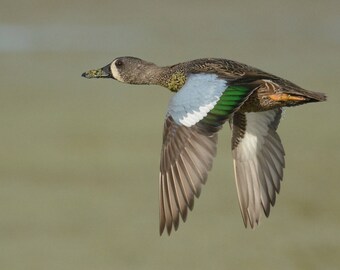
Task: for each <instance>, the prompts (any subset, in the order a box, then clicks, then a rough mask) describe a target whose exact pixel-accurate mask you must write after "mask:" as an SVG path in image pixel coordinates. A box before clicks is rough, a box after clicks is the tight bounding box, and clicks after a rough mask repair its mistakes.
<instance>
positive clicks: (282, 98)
mask: <svg viewBox="0 0 340 270" xmlns="http://www.w3.org/2000/svg"><path fill="white" fill-rule="evenodd" d="M269 98H270V99H272V100H274V101H303V100H306V99H305V98H304V97H301V96H291V95H287V94H273V95H269Z"/></svg>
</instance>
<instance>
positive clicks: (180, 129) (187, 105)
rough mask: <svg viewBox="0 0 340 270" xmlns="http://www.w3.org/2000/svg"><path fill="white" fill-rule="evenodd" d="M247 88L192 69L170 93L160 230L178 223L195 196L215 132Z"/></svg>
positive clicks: (209, 163) (212, 151)
mask: <svg viewBox="0 0 340 270" xmlns="http://www.w3.org/2000/svg"><path fill="white" fill-rule="evenodd" d="M250 93H251V90H250V89H248V88H246V87H235V86H228V85H227V82H226V80H225V79H221V78H219V77H218V76H217V75H215V74H192V75H190V76H189V77H188V78H187V82H186V83H185V85H184V86H183V87H182V89H181V90H180V91H179V92H178V93H177V94H176V95H174V96H173V97H172V99H171V101H170V104H169V109H168V113H167V118H166V121H165V125H164V135H163V148H162V152H161V165H160V177H159V198H160V233H161V234H162V232H163V230H164V229H165V227H166V228H167V231H168V234H170V232H171V230H172V226H174V228H175V230H176V229H177V228H178V225H179V219H180V216H181V217H182V219H183V221H185V219H186V217H187V211H188V210H187V209H188V208H189V209H190V210H192V208H193V204H194V197H195V196H196V197H198V196H199V194H200V191H201V187H202V185H203V184H204V183H205V182H206V180H207V173H208V171H209V170H210V169H211V167H212V162H213V158H214V156H215V155H216V143H217V131H218V130H219V129H220V128H221V126H222V124H223V123H224V122H225V121H226V120H227V119H228V117H229V116H230V115H231V114H232V113H233V112H234V111H235V110H236V109H237V108H239V106H240V105H241V104H243V102H244V101H245V100H246V98H247V97H248V96H249V94H250Z"/></svg>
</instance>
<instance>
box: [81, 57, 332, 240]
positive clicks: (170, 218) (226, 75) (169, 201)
mask: <svg viewBox="0 0 340 270" xmlns="http://www.w3.org/2000/svg"><path fill="white" fill-rule="evenodd" d="M82 76H83V77H85V78H111V79H115V80H117V81H120V82H124V83H128V84H138V85H141V84H149V85H150V84H152V85H160V86H163V87H165V88H167V89H169V90H170V91H172V92H174V93H175V94H174V95H173V96H172V97H171V99H170V102H169V106H168V111H167V113H166V116H165V123H164V132H163V146H162V150H161V161H160V174H159V209H160V211H159V214H160V234H162V233H163V231H164V229H165V228H166V230H167V232H168V234H169V235H170V233H171V231H172V228H174V230H177V228H178V226H179V222H180V218H182V220H183V221H185V220H186V218H187V214H188V209H190V210H192V209H193V206H194V198H195V197H197V198H198V197H199V195H200V193H201V188H202V185H203V184H205V183H206V181H207V176H208V171H209V170H211V168H212V163H213V159H214V157H215V155H216V149H217V135H218V131H219V130H220V129H221V128H222V126H223V124H224V123H225V122H226V121H229V125H230V128H231V132H232V141H231V149H232V156H233V164H234V173H235V182H236V187H237V194H238V201H239V205H240V209H241V214H242V218H243V222H244V225H245V227H248V226H250V227H251V228H254V227H255V226H256V225H258V224H259V221H260V217H261V215H262V212H263V213H264V214H265V216H267V217H268V216H269V213H270V207H271V206H274V204H275V200H276V193H279V191H280V185H281V183H280V182H281V181H282V178H283V168H284V167H285V158H284V156H285V152H284V149H283V146H282V143H281V140H280V137H279V135H278V133H277V131H276V130H277V127H278V125H279V122H280V118H281V114H282V108H283V107H291V106H297V105H302V104H305V103H310V102H319V101H325V100H326V96H325V94H323V93H318V92H312V91H308V90H305V89H303V88H301V87H299V86H297V85H296V84H294V83H292V82H290V81H288V80H285V79H282V78H280V77H277V76H275V75H272V74H270V73H267V72H264V71H262V70H260V69H257V68H254V67H251V66H248V65H246V64H242V63H239V62H236V61H232V60H227V59H219V58H204V59H197V60H193V61H188V62H183V63H179V64H176V65H172V66H165V67H159V66H157V65H155V64H153V63H150V62H147V61H144V60H142V59H139V58H135V57H129V56H124V57H118V58H116V59H114V60H113V61H112V62H111V63H110V64H108V65H107V66H105V67H103V68H100V69H95V70H90V71H87V72H84V73H83V74H82Z"/></svg>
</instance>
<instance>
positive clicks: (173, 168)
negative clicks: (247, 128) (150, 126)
mask: <svg viewBox="0 0 340 270" xmlns="http://www.w3.org/2000/svg"><path fill="white" fill-rule="evenodd" d="M216 143H217V134H216V133H215V134H212V135H207V134H204V133H202V132H200V131H199V129H198V128H197V127H195V126H194V127H186V126H183V125H179V124H176V123H175V122H174V120H173V118H172V117H171V116H168V117H167V119H166V120H165V125H164V135H163V147H162V153H161V164H160V176H159V199H160V233H161V234H162V232H163V230H164V228H165V226H166V228H167V231H168V234H170V232H171V229H172V225H174V228H175V230H177V228H178V225H179V216H181V217H182V219H183V221H185V220H186V217H187V209H188V208H189V209H190V210H192V209H193V206H194V196H196V197H197V198H198V197H199V195H200V192H201V187H202V185H203V184H205V182H206V180H207V176H208V171H209V170H210V169H211V167H212V162H213V158H214V157H215V155H216Z"/></svg>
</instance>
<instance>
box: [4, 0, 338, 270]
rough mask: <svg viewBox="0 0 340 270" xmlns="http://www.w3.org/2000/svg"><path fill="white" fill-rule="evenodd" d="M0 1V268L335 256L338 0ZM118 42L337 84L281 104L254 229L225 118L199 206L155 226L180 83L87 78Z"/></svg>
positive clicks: (122, 48)
mask: <svg viewBox="0 0 340 270" xmlns="http://www.w3.org/2000/svg"><path fill="white" fill-rule="evenodd" d="M0 4H1V8H0V67H1V70H0V112H1V113H0V123H1V124H0V128H1V131H0V149H1V151H0V269H6V270H7V269H34V270H40V269H44V270H46V269H48V270H54V269H56V270H57V269H62V270H76V269H81V270H87V269H103V270H106V269H139V270H141V269H148V270H150V269H163V270H167V269H205V270H206V269H285V270H286V269H308V270H311V269H339V265H340V257H339V254H340V196H339V190H340V142H339V132H340V124H339V119H338V116H339V103H340V90H339V85H340V79H339V71H340V65H339V63H340V53H339V52H340V31H339V27H340V16H339V11H340V2H339V1H291V0H287V1H263V0H262V1H201V0H196V1H177V0H173V1H156V0H154V1H151V0H145V1H126V0H124V1H113V0H111V1H93V0H91V1H89V0H82V1H70V0H68V1H43V0H32V1H24V0H17V1H6V0H5V1H4V0H1V1H0ZM122 55H132V56H137V57H141V58H144V59H147V60H149V61H152V62H155V63H157V64H160V65H170V64H175V63H178V62H181V61H186V60H191V59H195V58H201V57H222V58H229V59H234V60H238V61H240V62H244V63H247V64H250V65H253V66H256V67H258V68H261V69H263V70H266V71H269V72H271V73H274V74H276V75H278V76H282V77H284V78H287V79H289V80H291V81H293V82H295V83H296V84H298V85H300V86H302V87H304V88H306V89H310V90H314V91H321V92H326V93H327V95H328V101H327V102H324V103H319V104H309V105H305V106H301V107H297V108H290V109H288V110H287V111H286V114H285V117H284V119H283V121H282V122H281V125H280V127H279V133H280V135H281V138H282V141H283V143H284V146H285V149H286V158H287V164H286V169H285V177H284V183H283V186H282V189H281V193H280V195H279V196H278V199H277V204H276V206H275V207H274V209H273V210H272V212H271V216H270V218H269V219H263V220H262V224H261V226H260V227H259V228H257V229H256V230H249V229H248V230H246V229H244V227H243V223H242V219H241V215H240V211H239V207H238V202H237V197H236V188H235V185H234V176H233V168H232V160H231V154H230V131H229V127H228V126H227V125H226V126H225V128H224V129H223V130H222V132H221V133H220V137H219V139H220V140H219V153H218V156H217V158H216V160H215V163H214V168H213V171H212V172H211V173H210V175H209V180H208V183H207V185H206V186H205V187H204V190H203V192H202V195H201V198H200V199H199V200H196V202H195V209H194V211H193V212H192V213H190V215H189V217H188V220H187V222H186V223H185V224H181V225H180V228H179V231H178V232H176V233H174V234H173V235H171V237H168V236H166V235H165V236H162V237H160V236H159V235H158V168H159V153H160V148H161V140H162V139H161V138H162V131H163V120H164V114H165V112H166V108H167V104H168V100H169V98H170V96H171V93H170V92H169V91H166V90H165V89H162V88H160V87H156V86H131V85H123V84H120V83H118V82H116V81H113V80H85V79H83V78H81V77H80V75H81V73H82V72H83V71H86V70H88V69H91V68H99V67H101V66H104V65H105V64H107V63H109V62H110V61H111V60H112V59H113V58H115V57H117V56H122Z"/></svg>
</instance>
